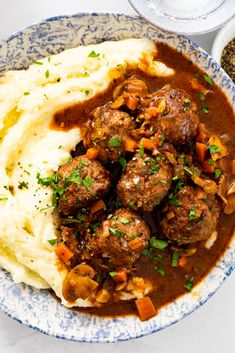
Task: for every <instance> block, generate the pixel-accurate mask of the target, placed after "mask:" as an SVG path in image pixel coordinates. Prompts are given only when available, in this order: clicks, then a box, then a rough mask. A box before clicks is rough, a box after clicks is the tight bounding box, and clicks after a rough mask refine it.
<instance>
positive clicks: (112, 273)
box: [109, 271, 117, 277]
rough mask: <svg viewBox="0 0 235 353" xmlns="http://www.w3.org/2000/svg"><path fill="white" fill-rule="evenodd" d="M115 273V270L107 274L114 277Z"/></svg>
mask: <svg viewBox="0 0 235 353" xmlns="http://www.w3.org/2000/svg"><path fill="white" fill-rule="evenodd" d="M116 274H117V272H115V271H111V272H109V276H110V277H115V276H116Z"/></svg>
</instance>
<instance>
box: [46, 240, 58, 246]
mask: <svg viewBox="0 0 235 353" xmlns="http://www.w3.org/2000/svg"><path fill="white" fill-rule="evenodd" d="M47 241H48V243H49V244H50V245H52V246H54V245H55V244H56V242H57V239H49V240H47Z"/></svg>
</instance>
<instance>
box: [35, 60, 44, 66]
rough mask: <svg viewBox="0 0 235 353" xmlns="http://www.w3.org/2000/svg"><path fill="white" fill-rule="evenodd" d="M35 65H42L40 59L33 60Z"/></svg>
mask: <svg viewBox="0 0 235 353" xmlns="http://www.w3.org/2000/svg"><path fill="white" fill-rule="evenodd" d="M33 63H34V64H35V65H43V63H42V62H41V61H34V62H33Z"/></svg>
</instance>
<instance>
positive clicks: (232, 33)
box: [211, 17, 235, 64]
mask: <svg viewBox="0 0 235 353" xmlns="http://www.w3.org/2000/svg"><path fill="white" fill-rule="evenodd" d="M233 38H235V17H233V18H232V19H231V20H230V21H229V22H228V23H227V24H226V25H225V26H224V27H223V28H222V29H221V30H220V31H219V32H218V34H217V36H216V38H215V40H214V43H213V46H212V50H211V55H212V56H213V58H214V59H215V60H216V61H217V62H218V63H219V64H220V61H221V56H222V52H223V50H224V48H225V47H226V45H227V44H228V43H229V42H230V40H232V39H233Z"/></svg>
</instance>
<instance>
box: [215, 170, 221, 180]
mask: <svg viewBox="0 0 235 353" xmlns="http://www.w3.org/2000/svg"><path fill="white" fill-rule="evenodd" d="M214 173H215V179H218V178H219V177H220V175H221V173H222V171H221V169H219V168H216V169H215V172H214Z"/></svg>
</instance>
